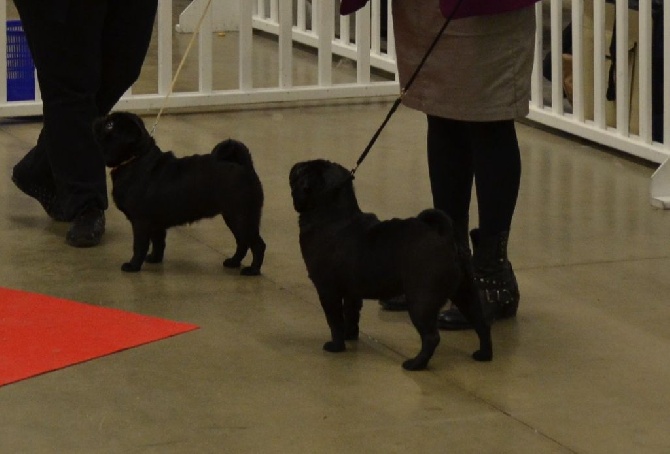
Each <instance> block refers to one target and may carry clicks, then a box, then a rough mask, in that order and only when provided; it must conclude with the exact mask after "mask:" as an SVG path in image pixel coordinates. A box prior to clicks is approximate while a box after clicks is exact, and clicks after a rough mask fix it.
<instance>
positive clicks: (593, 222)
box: [0, 0, 670, 454]
mask: <svg viewBox="0 0 670 454" xmlns="http://www.w3.org/2000/svg"><path fill="white" fill-rule="evenodd" d="M180 2H181V3H184V2H183V1H182V0H179V2H177V3H178V4H179V3H180ZM175 39H177V40H178V41H180V42H182V41H184V42H185V41H186V39H187V38H185V37H176V38H175ZM218 42H219V44H217V45H220V46H221V48H220V52H217V55H219V57H221V56H222V55H223V56H225V55H227V54H226V52H229V53H230V54H231V56H230V59H231V61H235V57H234V52H235V50H234V48H235V46H233V45H228V44H226V43H227V41H226V39H225V38H224V39H222V40H219V41H218ZM182 44H183V43H182ZM259 46H260V49H259V52H258V54H257V55H258V56H257V58H259V60H261V61H260V62H258V64H259V65H260V66H258V67H257V68H258V78H259V80H258V82H257V83H258V85H259V86H264V84H266V83H268V80H269V79H272V80H274V79H276V78H275V77H274V76H273V74H274V72H276V65H273V64H272V61H270V63H268V59H269V58H275V59H276V55H275V56H274V57H273V56H272V55H273V54H272V52H270V51H268V52H269V53H268V52H265V51H266V50H267V49H270V47H271V46H270V47H268V46H265V45H264V44H263V43H262V42H261V43H260V44H259ZM183 47H184V46H181V47H178V49H182V50H183ZM226 49H228V50H226ZM175 58H176V59H178V58H179V51H177V52H176V53H175ZM309 59H310V55H309V53H306V52H303V51H302V50H300V51H296V60H297V62H298V63H296V64H297V65H301V66H297V67H296V80H305V81H306V82H307V83H308V82H309V81H310V80H311V78H313V74H314V72H313V65H312V67H310V63H309V62H308V63H306V64H305V62H307V61H308V60H309ZM154 60H155V50H154V49H152V50H150V53H149V56H148V58H147V64H146V65H145V70H144V71H143V73H144V75H145V76H146V75H151V73H152V72H155V61H154ZM263 65H266V66H263ZM217 68H218V69H217V71H219V72H217V73H216V74H215V79H216V80H217V81H220V82H217V88H225V83H224V82H225V81H227V80H229V79H231V80H234V78H235V68H234V67H227V66H225V65H218V66H217ZM273 68H274V69H273ZM191 70H192V68H191ZM191 72H192V71H191ZM185 75H186V76H185V79H184V81H183V82H180V83H183V84H185V85H186V86H190V85H188V84H193V83H194V80H195V79H194V76H189V70H186V71H185ZM335 75H336V79H337V80H347V79H346V78H347V77H351V74H350V73H347V69H346V68H342V67H340V68H338V71H337V72H336V74H335ZM149 79H150V77H149ZM151 87H152V85H151V84H150V83H148V82H146V78H145V79H142V80H140V82H139V83H138V84H137V86H136V91H137V92H138V93H141V92H150V91H151V89H152V88H151ZM389 107H390V105H389V104H388V103H365V104H330V105H326V104H324V105H318V106H309V107H290V108H276V107H275V108H257V109H249V110H237V111H226V112H210V113H199V114H175V113H172V112H166V113H165V114H164V116H163V117H162V119H161V120H160V123H159V125H158V129H157V131H156V135H155V136H156V139H157V141H158V144H159V145H160V146H161V147H162V148H163V149H164V150H172V151H174V152H175V153H176V154H177V155H180V156H183V155H188V154H193V153H207V152H209V150H210V149H211V148H212V146H213V145H214V144H215V143H217V142H218V141H220V140H222V139H225V138H228V137H233V138H236V139H239V140H242V141H244V142H245V143H247V145H248V146H249V148H250V149H251V151H252V154H253V157H254V161H255V165H256V168H257V170H258V173H259V175H260V177H261V180H262V182H263V185H264V188H265V195H266V202H265V208H264V214H263V224H262V234H263V236H264V238H265V240H266V242H267V244H268V249H267V255H266V260H265V264H264V267H263V270H262V271H263V274H262V276H260V277H255V278H249V277H242V276H239V275H238V274H237V273H236V272H234V271H231V270H225V269H223V267H222V266H221V263H222V261H223V260H224V259H225V258H226V257H229V256H230V255H232V253H233V251H234V243H233V239H232V235H231V234H230V233H229V231H228V230H227V228H226V227H225V225H224V224H223V222H221V221H220V220H219V219H212V220H206V221H202V222H200V223H196V224H193V225H190V226H184V227H178V228H175V229H173V230H171V231H170V232H169V233H168V238H167V244H168V246H167V251H166V258H165V262H164V263H163V264H162V265H158V266H156V265H151V266H150V265H147V266H145V268H144V269H143V271H142V272H140V273H138V274H126V273H123V272H121V270H120V266H121V264H122V263H123V262H124V261H126V260H127V259H128V258H129V257H130V255H131V247H132V245H131V243H132V235H131V230H130V224H129V223H128V221H127V220H126V219H125V218H124V216H123V215H122V214H121V213H120V212H119V211H118V210H117V209H116V208H115V207H114V206H113V205H112V206H110V209H109V210H108V211H107V233H106V234H105V236H104V239H103V243H102V244H101V245H100V246H99V247H96V248H92V249H86V250H79V249H74V248H71V247H69V246H67V245H66V244H65V241H64V237H65V232H66V230H67V228H68V224H64V223H56V222H53V221H50V220H49V219H48V218H47V216H46V215H45V214H44V213H43V211H42V209H41V207H40V206H39V204H38V203H37V202H35V201H34V200H32V199H31V198H29V197H27V196H25V195H24V194H23V193H21V192H20V191H19V190H18V189H16V188H15V187H14V185H13V183H12V182H11V180H10V178H9V177H10V174H11V169H12V167H13V165H14V164H15V163H16V162H17V161H18V160H19V159H21V157H22V156H23V155H24V154H25V153H26V151H27V150H28V149H29V148H30V147H31V146H32V145H33V143H34V141H35V140H36V138H37V134H38V132H39V129H40V126H41V124H40V123H39V121H17V120H9V119H3V120H0V175H4V177H3V178H0V257H2V260H0V286H2V287H8V288H15V289H22V290H27V291H32V292H39V293H44V294H48V295H53V296H57V297H61V298H66V299H72V300H76V301H81V302H85V303H89V304H93V305H98V306H102V307H111V308H118V309H123V310H127V311H131V312H135V313H140V314H148V315H153V316H157V317H162V318H166V319H170V320H176V321H184V322H190V323H195V324H197V325H199V326H200V329H199V330H197V331H194V332H190V333H187V334H183V335H180V336H176V337H173V338H169V339H166V340H162V341H159V342H155V343H152V344H148V345H144V346H140V347H137V348H133V349H130V350H126V351H123V352H120V353H117V354H113V355H111V356H107V357H103V358H99V359H95V360H92V361H89V362H86V363H83V364H79V365H75V366H72V367H68V368H65V369H61V370H58V371H54V372H50V373H47V374H44V375H41V376H38V377H35V378H31V379H27V380H24V381H20V382H17V383H14V384H10V385H6V386H3V387H0V454H4V453H28V454H32V453H49V454H51V453H68V454H71V453H82V454H84V453H85V454H88V453H114V454H115V453H178V454H181V453H198V454H199V453H345V452H346V453H394V452H398V453H400V452H402V453H423V452H449V453H553V452H557V453H558V452H576V453H608V454H610V453H626V454H629V453H666V452H670V432H668V430H667V426H668V422H669V421H670V393H669V392H668V383H670V363H669V362H668V361H667V356H666V355H667V354H668V351H669V348H670V334H669V333H670V331H669V330H668V326H670V324H669V320H670V307H669V306H668V296H667V295H669V294H670V279H669V277H670V271H668V270H669V269H670V266H669V265H670V241H669V233H668V232H670V212H666V211H658V210H654V209H652V208H651V207H650V205H649V200H648V197H649V179H650V176H651V174H652V173H653V170H654V166H652V165H650V164H648V163H644V162H638V161H633V160H630V159H627V158H626V157H625V156H623V155H619V154H617V153H615V152H612V151H608V150H603V149H600V148H598V147H595V146H593V145H591V144H588V143H586V142H583V141H580V140H575V139H572V138H570V137H566V136H562V135H560V134H556V133H555V132H553V131H548V130H545V129H541V128H537V127H534V126H533V125H529V124H519V125H518V131H519V138H520V142H521V148H522V154H523V157H522V159H523V175H522V186H521V193H520V196H519V203H518V207H517V214H516V217H515V220H514V225H513V229H512V234H511V238H510V257H511V260H512V261H513V263H514V266H515V269H516V272H517V277H518V280H519V285H520V288H521V294H522V296H521V304H520V309H519V314H518V316H517V318H516V319H514V320H507V321H504V322H499V323H496V324H495V325H494V327H493V339H494V348H495V358H494V361H493V362H491V363H487V364H482V363H476V362H474V361H473V360H471V359H470V353H471V352H472V351H473V350H474V349H475V347H476V337H475V335H474V333H472V332H444V333H443V335H442V343H441V344H440V346H439V347H438V350H437V352H436V354H435V356H434V358H433V359H432V361H431V363H430V369H429V370H427V371H424V372H415V373H410V372H406V371H404V370H403V369H402V368H401V366H400V364H401V362H402V361H403V360H404V359H406V358H408V357H410V355H413V354H414V353H416V351H417V348H418V346H419V339H418V336H417V335H416V333H415V331H414V329H413V327H412V326H411V324H410V321H409V319H408V317H407V314H405V313H388V312H383V311H381V310H380V309H379V307H378V305H377V303H376V302H375V301H368V302H366V304H365V305H364V308H363V314H362V320H361V329H362V334H361V339H360V340H359V341H358V342H357V343H355V344H354V343H352V344H350V345H349V350H348V351H347V352H345V353H342V354H336V355H334V354H328V353H325V352H324V351H322V349H321V346H322V344H323V342H324V341H325V340H327V338H328V328H327V325H326V322H325V318H324V316H323V314H322V311H321V308H320V305H319V303H318V300H317V296H316V292H315V291H314V288H313V286H312V284H311V282H310V281H309V279H308V278H307V273H306V270H305V266H304V264H303V261H302V258H301V256H300V251H299V246H298V227H297V215H296V213H295V212H294V211H293V208H292V204H291V198H290V192H289V187H288V173H289V169H290V168H291V166H292V165H293V164H294V163H295V162H297V161H301V160H305V159H312V158H327V159H331V160H335V161H337V162H340V163H341V164H343V165H344V166H346V167H353V165H354V163H355V161H356V159H357V158H358V156H359V154H360V153H361V151H362V150H363V149H364V147H365V146H366V145H367V143H368V141H369V139H370V137H371V136H372V134H373V132H374V131H375V130H376V129H377V127H378V126H379V124H380V123H381V121H382V119H383V118H384V116H385V115H386V113H387V111H388V109H389ZM153 121H154V117H152V116H147V117H145V122H146V123H147V124H148V125H151V124H153ZM425 129H426V125H425V119H424V117H423V115H422V114H420V113H417V112H414V111H411V110H409V109H406V108H401V109H399V111H398V112H397V113H396V115H395V116H394V118H393V119H392V121H391V122H390V124H389V125H388V127H387V128H386V130H385V131H384V133H383V134H382V135H381V137H380V139H379V141H378V143H377V145H376V146H375V147H374V148H373V151H372V153H371V154H370V156H369V157H368V159H367V160H366V161H365V162H364V163H363V165H362V166H361V168H360V170H359V171H358V173H357V178H356V180H355V186H356V189H357V194H358V198H359V202H360V205H361V207H362V208H363V209H364V210H365V211H371V212H375V213H376V214H377V215H378V216H379V217H380V218H382V219H386V218H392V217H409V216H414V215H416V214H417V213H418V212H419V211H421V210H422V209H424V208H427V207H429V206H430V205H431V196H430V189H429V184H428V179H427V166H426V156H425V145H424V144H425ZM472 216H473V220H474V221H475V222H476V208H475V207H473V213H472ZM1 329H2V324H1V321H0V330H1ZM0 348H2V344H0Z"/></svg>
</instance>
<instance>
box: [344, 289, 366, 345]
mask: <svg viewBox="0 0 670 454" xmlns="http://www.w3.org/2000/svg"><path fill="white" fill-rule="evenodd" d="M362 307H363V300H362V299H361V298H351V297H345V298H344V340H348V341H352V340H358V322H359V321H360V319H361V308H362Z"/></svg>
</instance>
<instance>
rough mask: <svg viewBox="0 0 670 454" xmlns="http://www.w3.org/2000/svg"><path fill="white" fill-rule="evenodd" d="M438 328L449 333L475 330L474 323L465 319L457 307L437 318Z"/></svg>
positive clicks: (441, 313) (443, 312)
mask: <svg viewBox="0 0 670 454" xmlns="http://www.w3.org/2000/svg"><path fill="white" fill-rule="evenodd" d="M437 327H438V328H439V329H443V330H447V331H461V330H465V329H472V328H474V326H473V325H472V323H470V322H469V321H468V319H467V318H465V316H464V315H463V314H462V313H461V311H459V310H458V308H457V307H456V306H452V307H450V308H449V309H447V310H445V311H442V312H440V315H439V316H438V317H437Z"/></svg>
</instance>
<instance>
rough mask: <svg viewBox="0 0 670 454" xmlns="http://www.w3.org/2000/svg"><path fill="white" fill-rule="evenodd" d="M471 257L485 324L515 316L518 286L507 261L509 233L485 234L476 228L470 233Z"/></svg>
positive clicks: (517, 302)
mask: <svg viewBox="0 0 670 454" xmlns="http://www.w3.org/2000/svg"><path fill="white" fill-rule="evenodd" d="M470 237H471V239H472V247H473V250H474V254H473V257H472V263H473V268H474V278H475V286H476V288H477V291H478V293H479V299H480V300H481V302H482V305H483V310H484V317H485V319H486V320H488V321H493V320H496V319H504V318H510V317H514V316H516V312H517V309H518V307H519V286H518V284H517V281H516V276H515V275H514V270H513V269H512V264H511V263H510V261H509V260H508V258H507V240H508V238H509V232H508V231H505V232H500V233H498V234H497V235H484V234H483V233H482V232H481V231H480V230H479V229H474V230H472V231H471V232H470Z"/></svg>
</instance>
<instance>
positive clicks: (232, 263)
mask: <svg viewBox="0 0 670 454" xmlns="http://www.w3.org/2000/svg"><path fill="white" fill-rule="evenodd" d="M223 220H224V221H225V222H226V225H227V226H228V228H229V229H230V231H231V232H232V234H233V237H234V238H235V245H236V247H235V254H233V256H232V257H230V258H227V259H226V260H224V261H223V266H224V267H226V268H239V267H240V266H242V259H244V257H245V256H246V255H247V251H248V250H249V245H248V244H247V242H246V241H245V239H246V238H245V235H244V232H243V230H242V229H241V228H240V227H239V226H238V224H236V223H235V222H233V221H232V220H231V219H228V218H227V217H225V216H223Z"/></svg>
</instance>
